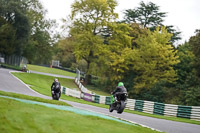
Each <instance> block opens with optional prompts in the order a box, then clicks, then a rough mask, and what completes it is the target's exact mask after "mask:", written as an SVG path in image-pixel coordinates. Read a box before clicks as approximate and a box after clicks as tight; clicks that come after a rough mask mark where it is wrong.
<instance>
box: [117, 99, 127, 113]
mask: <svg viewBox="0 0 200 133" xmlns="http://www.w3.org/2000/svg"><path fill="white" fill-rule="evenodd" d="M119 104H120V107H119V108H118V109H117V113H118V114H121V113H122V112H123V111H124V108H125V105H126V104H125V102H124V101H121V102H120V103H119Z"/></svg>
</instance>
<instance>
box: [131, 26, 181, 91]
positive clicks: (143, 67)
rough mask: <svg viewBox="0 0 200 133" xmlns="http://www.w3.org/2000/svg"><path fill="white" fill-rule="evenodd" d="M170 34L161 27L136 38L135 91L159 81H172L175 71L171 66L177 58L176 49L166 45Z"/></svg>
mask: <svg viewBox="0 0 200 133" xmlns="http://www.w3.org/2000/svg"><path fill="white" fill-rule="evenodd" d="M170 37H171V34H170V33H168V32H167V30H166V29H165V28H164V27H162V28H161V29H160V30H159V28H157V29H156V30H155V31H154V32H153V33H152V32H150V31H149V32H148V35H147V36H141V37H140V38H138V39H137V45H138V48H137V49H135V50H134V52H135V54H134V56H135V59H134V66H133V68H134V70H135V71H137V74H138V76H137V77H136V78H135V79H134V82H136V85H135V87H134V88H135V89H136V90H135V91H139V90H137V89H139V88H151V87H152V86H153V85H154V84H155V83H157V82H159V81H168V82H174V81H175V80H176V73H175V71H174V69H173V66H174V65H176V64H177V63H178V62H179V60H178V56H176V51H175V50H174V49H173V48H172V47H171V45H167V44H168V43H169V40H170Z"/></svg>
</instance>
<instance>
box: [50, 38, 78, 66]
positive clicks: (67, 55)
mask: <svg viewBox="0 0 200 133" xmlns="http://www.w3.org/2000/svg"><path fill="white" fill-rule="evenodd" d="M73 51H74V45H73V40H72V39H71V38H66V39H63V40H59V41H58V43H57V51H56V53H57V54H56V55H55V57H54V59H56V60H59V61H60V62H61V64H62V66H63V67H67V68H70V67H72V64H73V63H75V56H74V54H73Z"/></svg>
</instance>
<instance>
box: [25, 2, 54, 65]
mask: <svg viewBox="0 0 200 133" xmlns="http://www.w3.org/2000/svg"><path fill="white" fill-rule="evenodd" d="M27 4H28V6H29V9H28V12H27V14H26V15H27V16H28V17H29V21H30V23H31V35H30V38H29V41H28V45H27V46H26V47H25V52H24V54H23V55H24V56H25V57H27V59H28V60H29V62H30V63H34V64H50V62H51V59H52V56H53V45H54V43H55V39H56V38H57V37H55V36H53V34H52V33H54V32H53V31H52V30H53V28H54V27H55V26H56V22H55V21H54V20H50V19H46V18H45V16H46V12H47V11H46V10H44V7H43V6H42V5H41V3H40V2H39V1H38V0H35V1H27ZM54 34H55V33H54ZM44 51H45V52H44Z"/></svg>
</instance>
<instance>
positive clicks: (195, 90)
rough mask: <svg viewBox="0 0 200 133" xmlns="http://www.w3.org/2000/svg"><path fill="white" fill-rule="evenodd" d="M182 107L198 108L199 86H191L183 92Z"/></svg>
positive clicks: (199, 103)
mask: <svg viewBox="0 0 200 133" xmlns="http://www.w3.org/2000/svg"><path fill="white" fill-rule="evenodd" d="M183 96H184V98H183V100H184V105H189V106H200V86H193V87H190V88H187V89H186V90H185V91H183Z"/></svg>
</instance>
